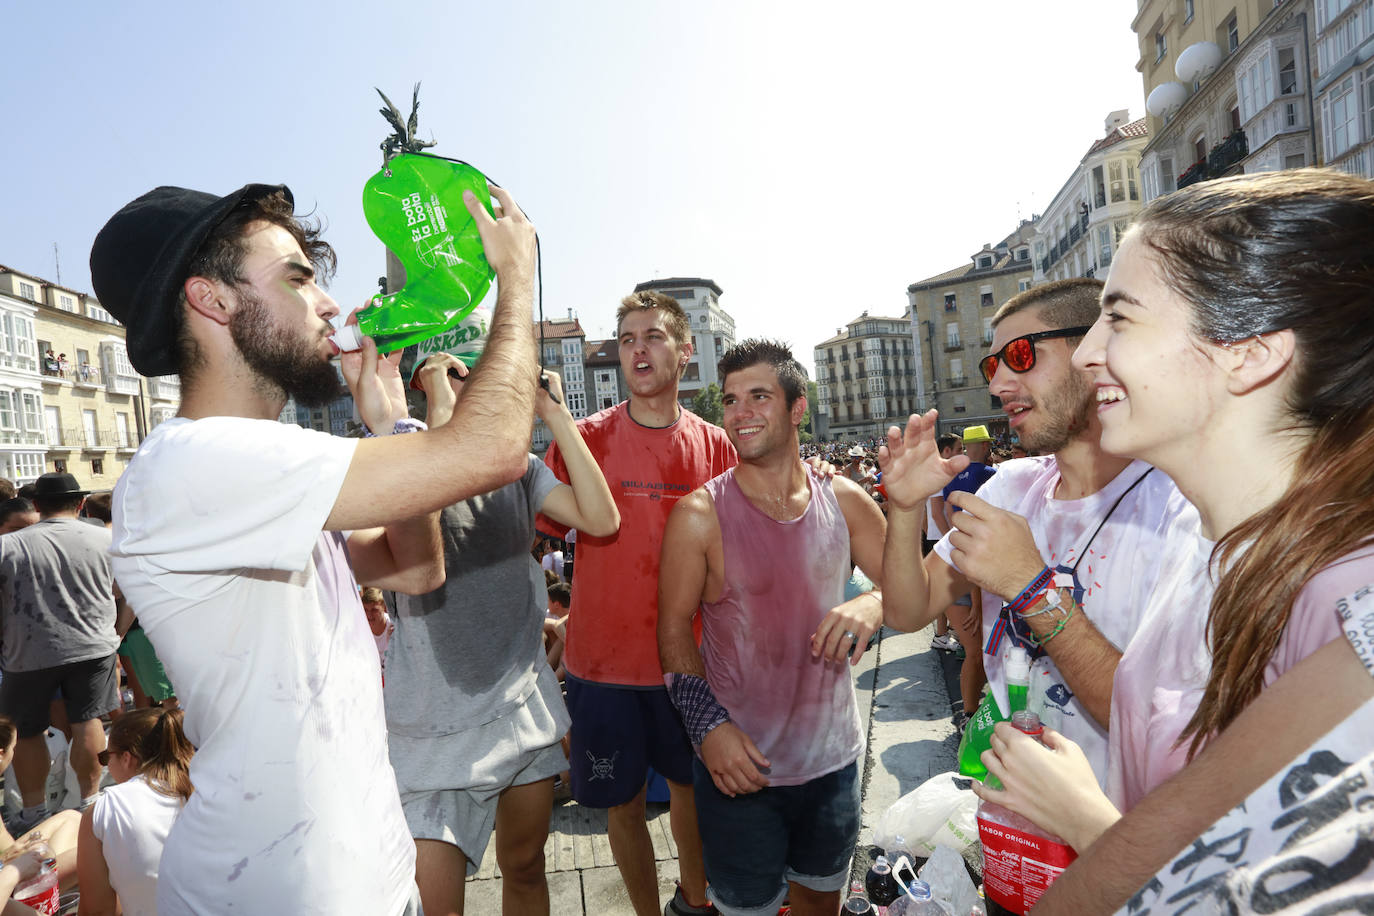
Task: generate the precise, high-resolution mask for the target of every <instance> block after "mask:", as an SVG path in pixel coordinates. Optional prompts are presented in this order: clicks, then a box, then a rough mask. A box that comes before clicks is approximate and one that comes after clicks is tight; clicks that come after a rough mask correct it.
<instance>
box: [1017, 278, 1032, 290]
mask: <svg viewBox="0 0 1374 916" xmlns="http://www.w3.org/2000/svg"><path fill="white" fill-rule="evenodd" d="M1030 286H1031V281H1030V280H1028V279H1026V278H1022V279H1020V280H1017V281H1016V291H1017V292H1018V293H1024V292H1025V291H1026V290H1028V289H1030Z"/></svg>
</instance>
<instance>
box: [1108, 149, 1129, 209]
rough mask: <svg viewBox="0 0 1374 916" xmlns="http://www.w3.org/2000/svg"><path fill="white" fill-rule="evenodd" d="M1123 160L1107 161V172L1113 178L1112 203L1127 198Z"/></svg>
mask: <svg viewBox="0 0 1374 916" xmlns="http://www.w3.org/2000/svg"><path fill="white" fill-rule="evenodd" d="M1122 173H1123V170H1122V168H1121V160H1119V159H1118V160H1115V161H1113V162H1109V163H1107V174H1108V175H1109V176H1110V179H1111V187H1112V203H1114V204H1115V203H1120V202H1121V201H1123V200H1125V199H1126V182H1125V180H1124V179H1123V177H1122Z"/></svg>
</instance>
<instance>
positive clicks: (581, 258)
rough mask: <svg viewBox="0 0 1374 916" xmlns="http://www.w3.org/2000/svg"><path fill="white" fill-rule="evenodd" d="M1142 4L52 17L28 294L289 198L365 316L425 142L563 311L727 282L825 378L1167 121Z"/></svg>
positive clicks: (451, 6)
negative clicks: (517, 209)
mask: <svg viewBox="0 0 1374 916" xmlns="http://www.w3.org/2000/svg"><path fill="white" fill-rule="evenodd" d="M1135 7H1136V4H1135V2H1133V0H1048V2H1025V0H984V2H980V3H933V2H929V0H904V2H868V0H851V2H849V3H844V4H833V3H827V4H820V3H812V2H810V0H791V2H762V0H695V2H692V3H671V2H666V0H635V2H632V0H623V2H622V0H582V2H577V3H568V2H561V3H555V2H552V0H546V2H533V0H506V2H501V3H491V4H477V3H471V2H466V0H450V2H438V0H407V2H405V3H392V4H383V3H373V4H369V5H367V6H364V5H362V4H358V3H355V2H340V3H332V4H322V3H298V2H295V0H277V2H260V0H239V2H234V3H222V4H214V5H210V4H199V3H185V2H177V3H170V2H151V0H150V2H130V3H118V4H115V3H96V2H93V0H92V2H74V3H63V4H57V3H25V4H15V5H14V6H12V7H11V8H10V9H9V10H7V12H6V16H5V18H6V26H7V28H6V32H7V33H8V34H9V36H10V39H9V40H8V41H7V42H6V50H5V52H4V54H3V55H0V98H3V100H4V101H5V103H6V104H5V108H6V111H7V115H8V117H7V128H8V129H7V130H6V142H5V143H4V144H3V145H0V176H3V178H0V182H2V185H0V186H2V187H3V193H0V208H3V209H0V264H4V265H6V266H8V267H10V268H13V269H15V270H19V271H21V272H24V273H30V274H35V275H37V276H39V277H41V278H43V279H45V280H56V279H58V273H59V267H60V279H61V283H62V285H64V286H68V287H71V288H74V289H76V290H79V291H83V292H90V291H91V285H90V274H89V270H88V267H87V259H88V257H89V254H90V246H91V242H92V240H93V239H94V237H95V234H96V233H97V232H98V231H99V230H100V227H101V226H102V225H103V224H104V222H105V221H106V220H107V219H108V218H109V217H110V216H111V215H112V214H113V213H114V212H115V211H116V210H118V209H119V208H120V207H121V206H123V205H124V204H125V203H127V202H128V201H130V200H132V199H133V198H135V197H137V196H139V195H141V194H143V193H145V192H147V191H148V190H151V189H152V188H154V187H156V186H158V185H165V184H171V185H181V186H184V187H190V188H195V189H197V190H203V191H211V192H214V193H218V194H225V193H228V192H229V191H232V190H234V189H236V188H238V187H240V186H242V185H243V184H246V183H248V182H252V181H260V182H272V183H279V182H281V183H286V184H288V185H289V186H290V187H291V189H292V191H293V192H294V195H295V198H296V202H297V206H298V208H299V209H303V210H310V211H313V212H314V214H315V215H316V216H318V217H320V218H321V219H323V220H324V221H325V223H326V225H327V232H326V238H327V239H328V240H329V241H330V242H331V243H332V244H333V245H334V247H335V248H336V250H337V251H338V254H339V270H338V273H337V275H336V276H335V278H334V280H333V283H332V285H331V287H330V292H331V293H332V294H333V295H334V297H335V298H336V299H338V300H339V302H340V304H341V306H343V307H345V308H351V307H353V306H356V305H359V304H361V303H362V302H364V301H365V300H366V299H367V297H368V296H369V295H370V294H371V293H372V292H374V291H375V289H376V281H377V277H378V276H380V275H381V274H382V273H383V272H384V269H385V268H384V256H383V249H382V245H381V243H380V242H379V241H378V240H377V238H376V237H375V236H374V235H373V234H372V233H371V230H370V229H369V228H368V226H367V223H366V222H365V220H364V218H363V212H362V197H361V195H362V188H363V185H364V183H365V182H366V180H367V179H368V177H370V176H371V175H372V174H373V173H374V172H375V171H376V170H377V169H378V168H379V167H380V165H381V152H380V150H379V149H378V145H379V144H380V142H381V141H382V139H383V138H384V137H385V136H386V135H387V134H388V133H389V132H390V128H389V127H388V126H387V124H386V123H385V122H384V121H383V119H382V117H381V115H380V114H378V109H379V108H380V107H381V102H380V99H379V98H378V97H377V94H376V92H375V91H374V88H373V87H380V88H381V89H382V90H383V91H384V92H386V93H387V95H388V96H390V97H391V99H392V100H393V101H395V102H396V104H397V105H398V107H401V108H402V110H403V114H408V113H409V107H410V105H409V103H410V90H411V86H412V84H414V83H415V82H417V81H419V82H420V83H421V84H422V85H421V89H420V111H419V123H420V131H419V133H420V135H421V136H422V137H424V138H426V139H429V138H433V139H435V140H437V141H438V143H437V145H436V146H435V147H434V148H433V152H436V153H439V154H441V155H446V156H451V157H454V158H459V159H464V160H466V161H468V162H471V163H472V164H473V165H475V166H477V167H478V168H479V169H481V170H483V171H484V172H485V173H486V174H488V175H489V176H490V177H491V178H492V179H494V180H495V181H497V182H499V183H500V184H502V185H504V186H505V187H507V188H508V189H509V190H510V191H511V193H512V194H513V195H514V197H515V199H516V200H517V201H518V202H519V204H520V205H521V207H522V208H523V209H524V210H525V211H526V213H527V214H528V215H529V217H530V219H531V220H532V221H533V222H534V224H535V226H536V227H537V228H538V230H539V234H540V241H541V247H542V251H543V257H544V263H543V283H544V291H543V310H544V314H545V315H546V316H547V317H555V316H566V315H567V314H568V312H569V310H571V311H572V312H573V313H575V314H576V315H577V316H578V317H579V318H580V319H581V321H582V325H583V327H584V328H585V329H586V332H587V334H588V336H589V337H590V338H599V337H609V336H612V335H613V334H614V332H615V327H614V321H615V307H616V305H617V303H618V302H619V300H620V298H621V296H623V295H625V294H626V293H628V292H630V291H631V290H632V288H633V287H634V284H635V283H637V282H640V281H643V280H648V279H653V278H657V277H673V276H691V277H707V278H710V279H712V280H714V281H715V282H716V283H717V284H719V285H720V287H721V288H722V289H723V291H724V294H723V295H722V296H721V299H720V303H721V306H722V307H723V308H725V309H726V310H727V311H728V312H729V313H730V314H731V315H732V316H734V318H735V322H736V335H737V337H738V338H739V339H744V338H746V337H759V336H764V337H771V338H777V339H781V340H784V341H786V342H788V343H790V344H791V345H792V347H793V350H794V352H795V353H796V355H797V357H798V358H799V359H800V360H801V361H802V362H803V364H804V365H806V366H807V368H808V369H810V368H811V365H812V348H813V347H814V346H815V345H816V344H817V343H819V342H820V341H822V340H824V339H826V338H827V337H829V336H831V335H833V334H834V333H835V330H836V328H838V327H840V326H842V325H844V324H845V323H847V322H849V321H851V320H853V319H854V318H855V317H857V316H858V315H859V314H860V313H861V312H863V311H865V310H867V311H869V312H870V314H874V315H894V316H895V315H901V314H902V312H903V310H904V309H905V308H906V304H907V300H906V287H907V285H908V284H909V283H913V282H916V281H918V280H921V279H924V278H926V277H928V276H932V275H934V274H937V273H941V272H943V271H946V270H949V269H952V268H954V267H957V266H960V265H961V264H964V263H966V262H967V260H968V258H969V257H970V256H971V255H972V254H973V253H974V252H975V251H977V250H978V249H979V248H981V247H982V245H983V243H984V242H994V243H995V242H996V241H998V240H1000V239H1001V238H1003V237H1004V236H1006V235H1007V234H1008V233H1010V232H1011V231H1012V230H1013V229H1014V228H1015V227H1016V225H1017V221H1018V218H1029V217H1030V216H1031V215H1032V214H1033V213H1039V212H1041V211H1043V210H1044V208H1045V207H1046V205H1048V203H1049V202H1050V200H1051V199H1052V198H1053V196H1054V194H1055V193H1056V192H1057V191H1058V190H1059V188H1060V186H1061V185H1062V184H1063V183H1064V181H1065V180H1066V179H1067V178H1068V177H1069V175H1070V173H1071V172H1072V170H1073V169H1074V167H1075V166H1076V165H1077V164H1078V162H1079V160H1080V159H1081V158H1082V156H1083V154H1084V153H1085V152H1086V151H1087V149H1088V147H1089V146H1090V145H1091V144H1092V143H1093V142H1094V141H1095V140H1096V139H1098V138H1099V137H1100V136H1102V132H1103V120H1104V119H1105V117H1106V116H1107V114H1108V113H1109V112H1110V111H1112V110H1114V109H1120V108H1127V109H1129V110H1130V112H1131V116H1132V117H1139V116H1141V115H1142V114H1143V108H1144V100H1143V89H1142V83H1141V79H1140V74H1139V73H1137V72H1136V70H1135V61H1136V58H1137V56H1138V50H1137V46H1136V43H1135V37H1134V35H1133V34H1132V33H1131V31H1130V20H1131V17H1132V16H1133V15H1134V14H1135Z"/></svg>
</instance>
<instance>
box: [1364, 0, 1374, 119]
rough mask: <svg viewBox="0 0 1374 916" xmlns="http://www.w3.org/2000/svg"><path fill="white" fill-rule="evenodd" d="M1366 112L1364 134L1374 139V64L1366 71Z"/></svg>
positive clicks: (1373, 16) (1371, 15)
mask: <svg viewBox="0 0 1374 916" xmlns="http://www.w3.org/2000/svg"><path fill="white" fill-rule="evenodd" d="M1370 19H1371V20H1374V10H1371V13H1370ZM1371 24H1374V23H1371ZM1364 112H1365V122H1364V135H1365V136H1366V137H1368V138H1369V139H1371V140H1374V66H1371V67H1369V69H1367V70H1365V71H1364Z"/></svg>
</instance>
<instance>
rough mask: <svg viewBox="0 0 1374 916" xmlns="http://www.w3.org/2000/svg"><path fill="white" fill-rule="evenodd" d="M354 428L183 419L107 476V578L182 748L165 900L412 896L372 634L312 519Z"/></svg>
mask: <svg viewBox="0 0 1374 916" xmlns="http://www.w3.org/2000/svg"><path fill="white" fill-rule="evenodd" d="M356 445H357V440H355V439H341V438H336V437H334V436H329V435H326V434H324V433H318V432H314V431H312V430H306V429H302V428H300V427H297V426H290V425H286V424H281V423H275V422H272V421H267V420H251V419H245V418H236V417H215V418H210V419H204V420H196V421H190V420H186V419H180V418H178V419H173V420H167V421H165V422H163V423H161V424H159V425H158V426H157V427H156V428H155V429H154V430H153V432H152V433H151V434H150V435H149V436H148V438H147V439H145V440H144V442H143V445H142V446H141V447H140V448H139V451H138V454H137V455H136V456H135V457H134V460H133V461H132V462H131V463H130V465H129V467H128V469H127V470H126V471H125V472H124V474H123V476H122V477H121V478H120V481H119V484H118V486H117V487H116V488H115V495H114V529H113V530H114V539H113V546H112V548H111V554H112V558H113V559H112V563H113V567H114V572H115V578H116V579H117V580H118V582H119V585H120V587H121V588H122V589H123V592H124V595H125V597H126V598H127V599H128V601H129V604H130V605H131V606H132V607H133V608H134V609H135V610H136V611H137V613H138V616H139V621H140V622H141V623H142V625H143V628H144V630H145V631H146V632H147V634H148V638H149V639H150V640H151V641H152V643H153V646H154V648H155V649H156V650H157V654H158V658H159V659H161V661H162V663H163V665H164V666H165V667H166V669H167V674H168V677H169V678H170V680H171V681H172V683H174V684H176V685H177V697H178V699H179V700H180V701H181V703H182V705H183V706H184V707H185V709H186V719H185V727H186V734H187V737H188V738H190V739H191V742H192V743H193V744H195V745H196V747H197V752H196V755H195V758H194V759H193V760H192V762H191V781H192V782H193V783H194V784H195V787H196V790H195V793H194V794H193V795H192V796H191V799H190V801H188V802H187V803H186V807H185V808H184V809H183V811H182V814H181V816H180V817H179V818H178V819H177V822H176V825H175V826H174V827H173V828H172V832H171V835H170V836H169V837H168V841H167V849H166V852H165V853H164V854H163V858H162V869H161V874H160V876H159V880H158V911H159V913H161V914H163V916H175V914H182V913H186V914H190V913H195V914H206V913H232V914H237V913H317V914H321V916H323V914H331V916H332V914H338V913H360V914H361V913H367V914H369V916H370V914H381V916H386V914H395V913H400V912H402V911H403V910H404V908H405V907H406V905H407V902H408V900H409V898H410V892H411V890H412V889H413V887H414V876H415V845H414V843H413V842H412V840H411V838H410V832H409V830H407V828H406V823H405V819H404V817H403V815H402V813H401V802H400V796H399V794H398V793H397V790H396V779H395V775H394V774H393V772H392V769H391V764H390V762H389V760H388V758H387V749H386V726H385V724H384V719H383V714H382V677H381V667H380V664H379V662H378V658H377V645H376V643H375V642H374V640H373V638H372V631H371V630H370V629H369V627H368V624H367V618H366V615H365V614H364V613H363V609H362V603H361V601H360V600H359V598H358V591H357V585H356V583H355V582H354V580H353V574H352V570H351V569H350V567H349V565H348V555H347V549H346V546H345V541H344V537H343V535H342V534H340V533H338V532H322V530H321V529H322V528H323V526H324V524H325V521H326V519H327V518H328V516H329V513H330V511H331V509H332V508H333V505H334V501H335V499H336V498H337V496H338V494H339V490H340V488H341V487H342V485H343V479H344V475H345V473H346V472H347V470H348V465H349V462H350V461H351V460H352V456H353V450H354V448H355V447H356Z"/></svg>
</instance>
